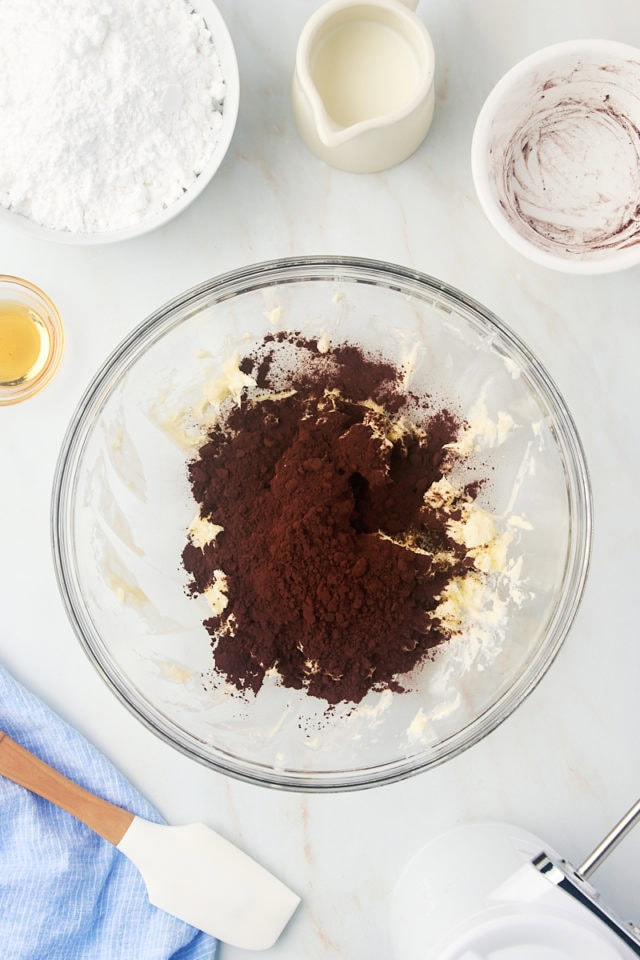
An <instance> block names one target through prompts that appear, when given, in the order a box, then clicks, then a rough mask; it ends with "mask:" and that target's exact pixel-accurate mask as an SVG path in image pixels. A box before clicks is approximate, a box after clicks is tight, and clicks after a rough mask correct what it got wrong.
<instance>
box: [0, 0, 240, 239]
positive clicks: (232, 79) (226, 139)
mask: <svg viewBox="0 0 640 960" xmlns="http://www.w3.org/2000/svg"><path fill="white" fill-rule="evenodd" d="M193 8H194V9H195V10H196V11H197V12H198V13H199V14H200V15H201V16H202V18H203V19H204V21H205V23H206V25H207V27H208V29H209V32H210V33H211V36H212V37H213V40H214V43H215V48H216V53H217V55H218V57H219V59H220V65H221V67H222V74H223V76H224V79H225V85H226V90H225V98H224V107H223V111H222V128H221V131H220V137H219V139H218V142H217V143H216V146H215V149H214V151H213V153H212V154H211V157H210V158H209V161H208V162H207V164H206V165H205V166H204V168H203V170H202V171H201V172H200V173H199V174H198V176H197V177H196V178H195V179H194V181H193V182H192V184H191V185H190V186H189V187H188V189H187V190H185V192H184V193H183V195H182V196H181V197H180V199H179V200H176V202H175V203H172V204H170V205H169V206H168V207H166V208H164V209H163V210H161V211H160V212H159V213H155V214H153V215H152V216H149V217H146V218H145V219H143V220H140V221H139V222H138V223H136V224H133V225H132V226H130V227H124V228H122V229H118V230H109V231H104V232H100V233H78V232H73V231H70V230H57V229H51V228H50V227H44V226H42V225H41V224H39V223H36V222H35V221H34V220H31V219H29V218H28V217H25V216H22V215H21V214H18V213H15V212H13V211H11V210H8V209H7V208H6V207H3V206H0V223H6V224H9V225H11V226H18V227H19V228H20V229H22V230H26V231H27V232H28V233H30V234H31V235H32V236H35V237H38V238H40V239H45V240H55V241H57V242H58V243H67V244H76V245H79V246H83V245H88V244H98V243H113V242H114V241H117V240H129V239H131V238H132V237H137V236H140V235H142V234H145V233H149V232H150V231H151V230H155V229H156V227H160V226H163V225H164V224H165V223H168V221H169V220H172V219H173V218H174V217H176V216H177V215H178V214H179V213H182V211H183V210H185V209H186V207H188V206H189V204H190V203H192V202H193V201H194V200H195V198H196V197H197V196H198V195H199V194H200V193H202V191H203V190H204V189H205V187H206V186H207V185H208V184H209V182H210V181H211V179H212V178H213V176H214V174H215V173H216V171H217V170H218V168H219V166H220V164H221V163H222V161H223V159H224V157H225V154H226V152H227V150H228V148H229V144H230V143H231V138H232V136H233V132H234V130H235V126H236V120H237V117H238V105H239V99H240V80H239V75H238V62H237V59H236V54H235V49H234V46H233V41H232V40H231V36H230V34H229V31H228V29H227V25H226V24H225V22H224V20H223V18H222V15H221V14H220V12H219V10H218V8H217V7H216V5H215V4H214V3H213V2H212V0H193Z"/></svg>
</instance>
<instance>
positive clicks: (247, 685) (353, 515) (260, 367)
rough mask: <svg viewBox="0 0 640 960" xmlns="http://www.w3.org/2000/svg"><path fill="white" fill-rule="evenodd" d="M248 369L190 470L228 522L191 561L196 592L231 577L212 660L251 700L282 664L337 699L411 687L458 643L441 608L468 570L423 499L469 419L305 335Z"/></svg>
mask: <svg viewBox="0 0 640 960" xmlns="http://www.w3.org/2000/svg"><path fill="white" fill-rule="evenodd" d="M285 356H286V358H287V359H286V362H283V357H285ZM292 358H293V360H292ZM241 369H242V370H243V371H244V372H245V373H250V374H251V375H252V376H253V377H254V378H255V379H256V381H257V388H256V389H255V390H252V391H251V395H245V396H244V397H243V401H242V403H241V404H240V405H238V406H235V407H234V408H233V409H231V410H229V411H228V412H227V413H226V414H225V415H224V416H223V417H222V420H221V421H220V422H219V423H218V425H217V426H216V427H215V428H214V429H213V430H212V431H211V433H210V434H209V437H208V439H207V442H206V443H205V444H204V445H203V446H202V447H201V449H200V450H199V452H198V455H197V457H196V459H195V460H194V461H193V462H192V463H190V464H189V467H188V474H189V480H190V483H191V487H192V491H193V495H194V497H195V499H196V501H197V502H198V504H200V513H201V516H202V517H205V518H208V519H210V520H211V521H212V522H214V523H215V524H217V525H220V526H221V527H222V528H223V530H222V532H221V533H219V534H218V536H217V537H216V538H215V540H214V541H213V542H212V543H210V544H207V545H206V546H205V547H204V548H203V549H199V548H198V547H196V546H195V545H194V544H193V543H192V542H189V543H187V546H186V547H185V549H184V553H183V563H184V566H185V568H186V570H187V571H188V572H189V574H190V575H191V577H192V585H191V589H192V591H193V592H195V593H202V592H204V591H205V590H206V589H207V587H209V586H210V585H211V583H212V582H213V580H214V571H223V573H224V575H225V576H226V594H227V604H226V606H225V608H224V610H223V611H222V612H221V613H220V614H218V615H214V616H212V617H210V618H209V619H208V620H206V621H205V627H206V629H207V630H208V631H209V633H210V635H211V637H212V646H213V658H214V661H215V666H216V668H217V670H218V671H219V672H220V673H222V674H223V675H224V676H225V677H226V678H227V680H228V681H229V682H230V683H232V684H233V685H234V686H235V687H236V688H238V689H239V690H247V689H250V690H252V691H254V692H255V693H257V692H258V691H259V690H260V687H261V685H262V683H263V680H264V677H265V673H266V671H268V670H272V669H275V670H276V671H277V673H278V674H279V677H280V682H281V683H282V684H283V685H285V686H287V687H291V688H294V689H302V688H304V689H305V690H306V691H307V692H308V694H309V695H311V696H313V697H319V698H322V699H324V700H326V701H327V702H328V703H329V704H335V703H338V702H341V701H347V702H352V703H357V702H359V701H360V700H361V699H362V698H363V697H364V696H365V695H366V694H367V693H368V692H369V691H370V690H371V689H374V688H375V689H382V688H385V687H388V688H391V689H395V690H401V689H402V687H401V681H400V680H399V679H398V678H399V677H401V676H402V675H403V674H406V673H408V672H409V671H411V670H412V669H413V668H414V667H416V665H417V664H419V663H420V662H421V661H422V660H423V659H425V657H426V656H427V655H428V652H429V651H430V650H432V649H433V648H434V647H436V646H437V645H439V644H441V643H442V642H443V641H445V640H446V639H447V632H446V630H445V628H444V626H443V625H442V624H441V623H440V622H439V621H438V619H437V617H436V616H434V615H433V611H434V610H435V609H436V607H437V605H438V601H439V598H440V596H441V594H442V591H443V589H444V588H445V586H446V585H447V583H448V582H449V581H450V580H451V578H452V577H456V576H460V575H462V574H464V572H465V571H466V570H467V569H468V568H469V565H470V561H469V560H468V559H467V556H466V551H465V549H464V548H463V547H461V546H460V545H459V544H457V543H456V542H454V541H453V540H452V539H451V538H450V537H449V535H448V533H447V527H446V518H444V517H443V516H442V515H441V514H440V513H439V512H438V511H436V510H434V509H432V508H430V507H429V506H427V505H426V504H425V502H424V494H425V492H426V491H427V490H428V489H429V487H430V486H431V485H432V484H433V483H434V482H436V481H438V480H439V479H440V478H441V477H442V475H443V471H444V470H445V469H446V468H448V467H449V466H450V465H451V463H452V454H451V453H450V452H449V451H448V447H447V445H448V444H450V443H451V442H452V441H454V440H455V439H456V437H457V436H458V434H459V430H460V427H461V424H460V421H459V419H458V418H456V417H455V416H454V415H453V414H452V413H450V412H448V411H447V410H445V409H438V408H435V409H433V408H432V407H431V405H430V403H429V401H428V398H422V399H418V398H416V397H413V396H411V395H409V394H407V391H406V390H403V389H402V386H401V377H400V373H399V371H398V369H397V368H396V367H394V366H393V365H391V364H389V363H386V362H384V361H382V360H380V359H377V358H375V357H372V356H368V355H366V354H365V353H363V352H362V351H361V350H359V349H358V348H356V347H354V346H352V345H341V346H338V347H335V348H333V349H332V350H331V351H329V353H327V354H320V353H319V352H318V350H317V347H316V345H315V344H314V343H313V342H310V341H307V340H305V339H304V338H303V337H300V336H293V335H289V336H280V337H268V338H266V340H265V342H264V343H263V345H262V346H261V347H260V348H259V349H258V350H257V351H255V352H254V354H253V355H251V356H249V357H246V358H245V359H244V360H243V361H242V364H241ZM269 390H271V391H294V392H291V393H290V394H289V395H283V394H282V393H281V392H280V393H278V392H274V393H273V395H272V396H268V395H267V396H266V397H265V396H264V392H265V391H269ZM474 493H475V488H474V489H473V490H472V488H471V487H469V488H467V489H466V490H465V491H461V494H460V502H461V503H462V502H464V501H465V500H468V499H470V498H472V496H473V495H474ZM451 515H454V516H455V509H454V512H453V514H450V516H451Z"/></svg>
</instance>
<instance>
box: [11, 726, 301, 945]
mask: <svg viewBox="0 0 640 960" xmlns="http://www.w3.org/2000/svg"><path fill="white" fill-rule="evenodd" d="M0 774H2V775H3V776H5V777H7V778H8V779H9V780H13V781H14V783H18V784H20V786H22V787H26V788H27V790H31V792H32V793H36V794H38V796H40V797H44V799H45V800H49V801H50V802H51V803H54V804H56V806H58V807H61V808H62V809H63V810H66V811H67V813H71V814H73V816H74V817H77V818H78V820H82V822H83V823H85V824H86V825H87V826H88V827H91V829H92V830H95V832H96V833H98V834H99V835H100V836H101V837H103V838H104V839H105V840H108V841H109V843H112V844H114V846H116V847H117V848H118V850H121V851H122V853H123V854H124V855H125V856H126V857H128V858H129V859H130V860H131V861H132V862H133V863H134V864H135V865H136V867H137V868H138V870H139V871H140V873H141V874H142V877H143V879H144V882H145V884H146V886H147V892H148V894H149V900H150V901H151V903H153V904H154V905H155V906H157V907H160V909H162V910H166V912H167V913H171V914H173V915H174V916H176V917H179V918H180V920H184V921H185V922H186V923H190V924H192V925H193V926H194V927H198V928H199V929H200V930H204V931H205V932H206V933H210V934H212V935H213V936H214V937H217V938H218V939H219V940H222V941H224V942H225V943H230V944H233V945H234V946H236V947H243V948H244V949H247V950H266V949H267V948H268V947H271V946H273V944H274V943H275V942H276V940H277V939H278V937H279V936H280V933H281V932H282V930H283V929H284V927H285V926H286V924H287V922H288V920H289V918H290V917H291V915H292V914H293V912H294V910H295V909H296V907H297V906H298V904H299V903H300V898H299V897H298V896H296V894H295V893H293V892H292V891H291V890H289V888H288V887H286V886H285V885H284V884H283V883H281V882H280V880H277V879H276V878H275V877H274V876H272V875H271V874H270V873H269V872H268V871H267V870H265V869H264V867H261V866H260V865H259V864H257V863H256V862H255V861H254V860H252V859H251V858H250V857H248V856H247V855H246V854H245V853H242V852H241V851H240V850H238V849H237V847H234V846H233V844H231V843H229V842H228V841H227V840H225V839H224V838H223V837H221V836H220V835H219V834H217V833H215V831H213V830H211V829H209V827H205V826H204V825H203V824H201V823H196V824H191V825H189V826H184V827H169V826H164V825H163V824H158V823H151V822H150V821H149V820H143V819H142V818H141V817H136V816H134V814H132V813H129V812H128V811H127V810H123V809H122V807H118V806H115V804H112V803H109V802H108V801H107V800H102V799H101V798H100V797H97V796H95V794H93V793H90V792H89V791H88V790H85V789H84V788H83V787H80V786H79V785H78V784H77V783H74V782H73V781H71V780H68V779H67V778H66V777H64V776H63V775H62V774H61V773H59V772H58V771H57V770H54V769H53V767H50V766H49V765H48V764H46V763H44V762H43V761H42V760H39V759H38V758H37V757H35V756H34V755H33V754H32V753H29V751H28V750H25V748H24V747H21V746H20V745H19V744H17V743H16V742H15V741H14V740H12V739H11V738H10V737H9V736H7V735H6V734H5V733H3V732H2V731H0Z"/></svg>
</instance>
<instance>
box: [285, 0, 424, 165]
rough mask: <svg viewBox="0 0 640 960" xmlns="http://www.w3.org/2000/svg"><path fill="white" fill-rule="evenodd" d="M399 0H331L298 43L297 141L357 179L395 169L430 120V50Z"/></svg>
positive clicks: (295, 86) (417, 23) (295, 82)
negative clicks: (358, 176) (371, 173)
mask: <svg viewBox="0 0 640 960" xmlns="http://www.w3.org/2000/svg"><path fill="white" fill-rule="evenodd" d="M409 6H411V7H414V6H415V4H409V3H407V4H406V5H405V4H403V3H401V2H400V0H367V2H366V3H357V2H353V0H329V2H328V3H325V4H324V5H323V6H322V7H320V9H319V10H317V11H316V13H315V14H314V15H313V16H312V17H311V18H310V19H309V21H308V22H307V24H306V26H305V27H304V29H303V31H302V33H301V35H300V40H299V43H298V51H297V57H296V69H295V74H294V79H293V92H292V99H293V111H294V116H295V120H296V123H297V126H298V130H299V131H300V135H301V136H302V139H303V140H304V142H305V143H306V144H307V146H308V147H309V149H310V150H312V151H313V152H314V153H315V154H317V156H319V157H320V158H321V159H323V160H325V161H326V162H327V163H329V164H331V165H332V166H335V167H339V168H340V169H343V170H348V171H351V172H355V173H368V172H373V171H376V170H384V169H386V168H388V167H391V166H394V165H395V164H397V163H401V162H402V161H403V160H405V159H406V158H407V157H408V156H410V155H411V154H412V153H413V152H414V150H416V149H417V147H418V146H419V145H420V143H421V142H422V140H423V139H424V137H425V135H426V133H427V131H428V129H429V126H430V125H431V119H432V116H433V104H434V94H433V73H434V54H433V45H432V43H431V39H430V37H429V34H428V33H427V31H426V28H425V27H424V25H423V23H422V22H421V21H420V20H419V19H418V17H417V16H416V15H415V13H413V11H412V10H411V9H408V7H409Z"/></svg>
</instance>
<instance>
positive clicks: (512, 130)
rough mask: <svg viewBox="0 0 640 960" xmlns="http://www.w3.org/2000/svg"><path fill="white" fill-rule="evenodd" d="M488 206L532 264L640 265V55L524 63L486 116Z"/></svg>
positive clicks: (550, 53) (478, 164) (601, 53)
mask: <svg viewBox="0 0 640 960" xmlns="http://www.w3.org/2000/svg"><path fill="white" fill-rule="evenodd" d="M471 164H472V172H473V179H474V183H475V187H476V191H477V194H478V198H479V200H480V204H481V205H482V208H483V210H484V212H485V213H486V215H487V217H488V218H489V220H490V222H491V223H492V224H493V226H494V227H495V229H496V230H497V231H498V233H499V234H500V235H501V236H502V237H503V238H504V239H505V240H506V241H507V242H508V243H510V244H511V246H512V247H513V248H514V249H515V250H517V251H519V252H520V253H522V254H523V255H524V256H526V257H529V259H531V260H533V261H535V262H536V263H539V264H542V265H544V266H546V267H551V268H553V269H556V270H562V271H565V272H568V273H582V274H597V273H609V272H613V271H615V270H622V269H624V268H626V267H631V266H633V265H635V264H636V263H638V262H640V50H638V49H636V48H635V47H630V46H627V45H626V44H622V43H615V42H613V41H608V40H575V41H570V42H568V43H560V44H555V45H554V46H551V47H546V48H544V49H543V50H539V51H538V52H536V53H534V54H532V55H531V56H529V57H527V58H526V59H524V60H522V61H521V62H520V63H518V64H516V66H514V67H513V68H512V69H511V70H509V71H508V73H506V74H505V75H504V76H503V77H502V79H501V80H500V81H499V82H498V83H497V84H496V86H495V87H494V89H493V90H492V91H491V93H490V94H489V96H488V97H487V99H486V101H485V103H484V106H483V107H482V110H481V111H480V114H479V116H478V120H477V123H476V127H475V130H474V134H473V142H472V149H471Z"/></svg>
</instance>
